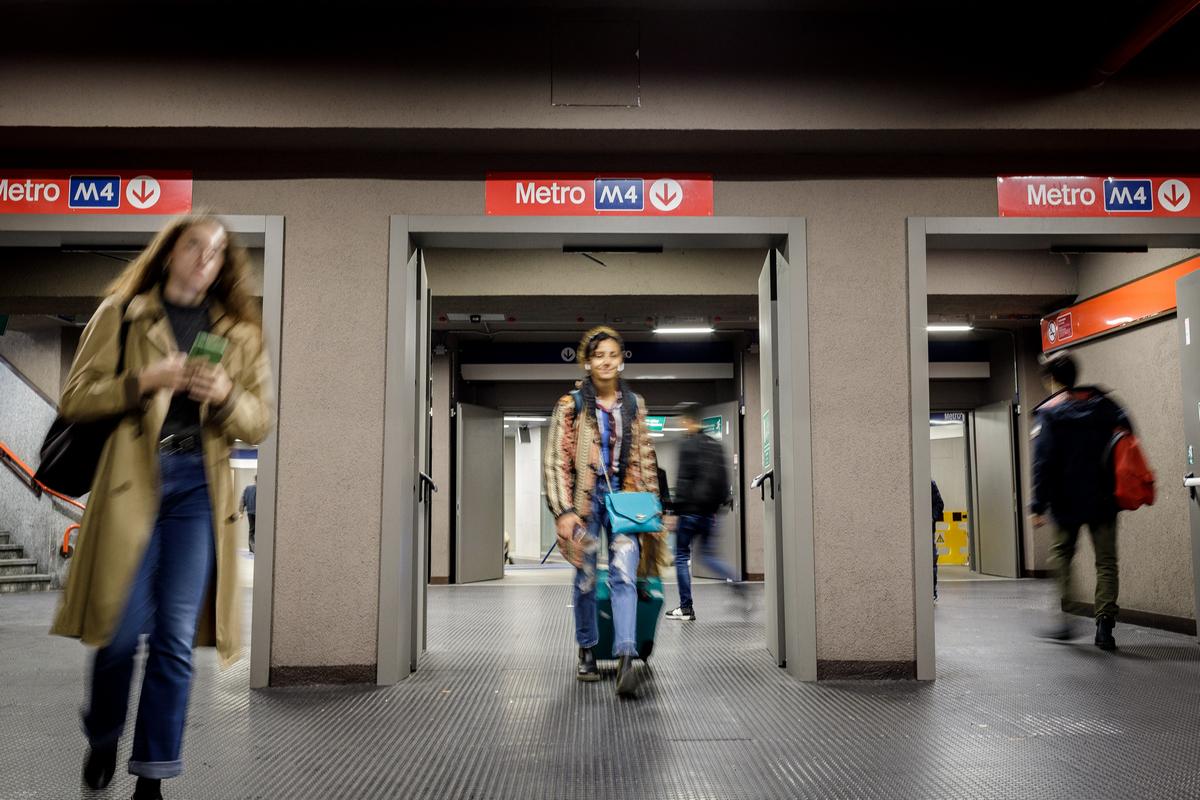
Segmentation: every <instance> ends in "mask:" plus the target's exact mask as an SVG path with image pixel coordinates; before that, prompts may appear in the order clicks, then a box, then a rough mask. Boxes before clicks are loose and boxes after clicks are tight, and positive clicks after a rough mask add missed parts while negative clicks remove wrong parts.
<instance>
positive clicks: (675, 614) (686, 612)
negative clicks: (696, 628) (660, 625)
mask: <svg viewBox="0 0 1200 800" xmlns="http://www.w3.org/2000/svg"><path fill="white" fill-rule="evenodd" d="M667 619H677V620H682V621H684V622H695V621H696V612H695V611H694V610H693V609H690V608H683V607H682V606H681V607H680V608H676V609H674V610H672V611H668V612H667Z"/></svg>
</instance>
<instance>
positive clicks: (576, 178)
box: [484, 172, 713, 217]
mask: <svg viewBox="0 0 1200 800" xmlns="http://www.w3.org/2000/svg"><path fill="white" fill-rule="evenodd" d="M484 207H485V210H486V211H487V213H488V214H489V215H493V216H549V217H593V216H597V217H603V216H627V217H628V216H634V217H711V216H712V215H713V181H712V176H711V175H695V174H676V175H660V174H634V175H628V174H611V175H599V174H593V173H567V174H561V175H553V174H546V173H539V174H530V175H526V174H520V173H511V172H490V173H488V175H487V181H486V183H485V186H484Z"/></svg>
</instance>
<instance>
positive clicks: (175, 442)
mask: <svg viewBox="0 0 1200 800" xmlns="http://www.w3.org/2000/svg"><path fill="white" fill-rule="evenodd" d="M201 447H202V444H201V441H200V437H199V436H197V435H195V434H188V435H185V436H180V435H179V434H177V433H172V434H171V435H170V436H164V437H163V438H162V439H161V440H160V441H159V443H158V452H159V453H160V454H161V455H164V456H169V455H174V454H175V453H199V452H200V450H201Z"/></svg>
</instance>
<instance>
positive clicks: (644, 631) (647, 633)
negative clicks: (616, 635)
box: [594, 569, 663, 661]
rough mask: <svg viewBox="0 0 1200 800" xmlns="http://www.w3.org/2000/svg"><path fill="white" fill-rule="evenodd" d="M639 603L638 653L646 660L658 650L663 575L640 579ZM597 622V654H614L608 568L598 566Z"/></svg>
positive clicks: (606, 656)
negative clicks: (598, 635)
mask: <svg viewBox="0 0 1200 800" xmlns="http://www.w3.org/2000/svg"><path fill="white" fill-rule="evenodd" d="M638 583H639V592H638V606H637V645H638V656H639V657H640V658H641V659H642V660H643V661H646V660H648V659H649V658H650V654H651V653H652V652H654V634H655V631H657V630H658V620H659V619H660V618H661V617H662V615H663V584H662V578H659V577H653V578H647V579H645V580H643V581H639V582H638ZM596 624H597V626H598V628H599V632H600V641H599V642H598V643H597V644H596V648H595V651H594V652H595V654H596V658H614V656H613V619H612V598H611V597H609V594H608V570H607V569H598V570H596Z"/></svg>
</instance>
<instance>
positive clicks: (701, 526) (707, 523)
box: [675, 514, 738, 608]
mask: <svg viewBox="0 0 1200 800" xmlns="http://www.w3.org/2000/svg"><path fill="white" fill-rule="evenodd" d="M716 523H717V518H716V516H715V515H713V514H682V515H680V517H679V521H678V522H677V523H676V525H675V575H676V577H677V578H678V580H679V607H680V608H691V607H692V571H691V567H690V566H689V564H688V561H689V560H690V559H691V557H692V543H693V542H695V543H697V544H699V545H700V553H699V555H700V561H701V562H703V563H704V565H705V566H707V567H708V568H709V569H711V570H712V571H713V572H715V573H717V574H718V575H720V576H721V577H722V578H724V579H725V580H727V581H737V580H738V576H736V575H734V574H733V570H732V569H730V568H729V567H728V566H727V565H726V564H725V562H723V561H721V559H719V558H718V557H717V537H716V536H715V535H714V534H713V528H714V526H715V525H716Z"/></svg>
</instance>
